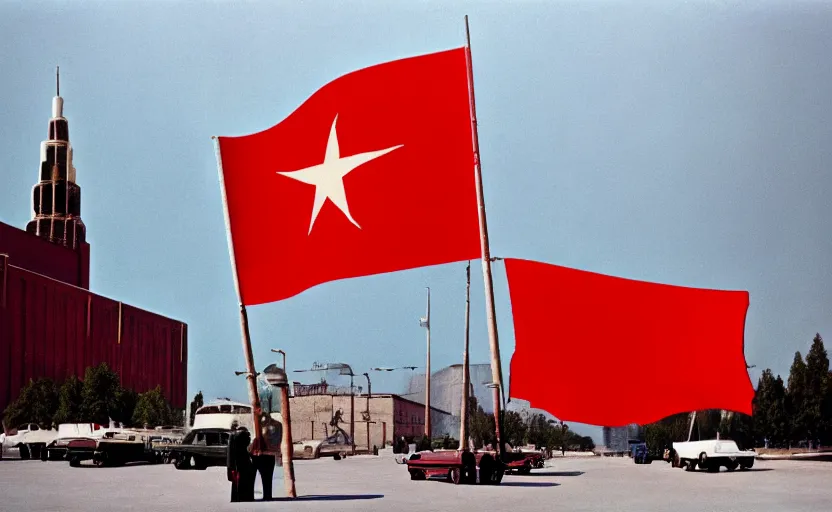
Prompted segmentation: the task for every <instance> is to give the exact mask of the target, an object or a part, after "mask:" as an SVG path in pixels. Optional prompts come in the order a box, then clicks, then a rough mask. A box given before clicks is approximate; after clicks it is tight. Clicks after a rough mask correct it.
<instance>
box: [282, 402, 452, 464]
mask: <svg viewBox="0 0 832 512" xmlns="http://www.w3.org/2000/svg"><path fill="white" fill-rule="evenodd" d="M352 398H353V400H352V401H351V397H350V395H333V394H317V395H313V394H305V395H301V396H292V397H290V398H289V404H290V407H291V411H292V439H293V440H294V441H304V440H314V439H325V438H327V437H329V436H331V435H333V434H334V433H335V432H336V431H337V429H341V430H343V431H344V432H345V433H346V434H349V433H350V420H351V419H352V418H353V417H354V419H355V421H354V424H353V429H354V432H355V433H354V438H355V447H356V450H358V451H365V450H366V451H371V450H372V448H373V446H376V447H378V448H382V447H384V446H386V445H390V444H392V442H393V440H394V439H397V438H399V437H406V438H419V437H421V436H422V435H423V434H424V431H425V406H424V405H423V404H420V403H418V402H414V401H412V400H408V399H406V398H402V397H401V396H399V395H392V394H372V395H367V394H364V395H356V396H354V397H352ZM449 418H451V414H450V413H448V412H447V411H443V410H441V409H437V408H434V407H431V422H432V424H433V436H434V437H440V436H443V435H445V434H448V435H451V436H452V437H453V435H454V432H453V431H447V432H446V431H444V430H443V429H442V427H441V425H443V424H447V423H448V419H449ZM336 425H337V426H336ZM457 428H458V427H457ZM456 435H457V436H458V435H459V432H458V430H457V432H456Z"/></svg>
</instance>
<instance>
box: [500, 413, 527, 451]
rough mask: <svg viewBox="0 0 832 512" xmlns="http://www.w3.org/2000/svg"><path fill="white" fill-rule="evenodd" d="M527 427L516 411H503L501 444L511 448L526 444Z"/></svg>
mask: <svg viewBox="0 0 832 512" xmlns="http://www.w3.org/2000/svg"><path fill="white" fill-rule="evenodd" d="M527 431H528V425H527V424H526V422H525V421H524V420H523V417H522V416H520V414H519V413H518V412H516V411H503V431H502V432H500V434H501V436H500V437H502V439H503V442H504V443H508V444H510V445H511V446H521V445H523V444H525V442H526V433H527Z"/></svg>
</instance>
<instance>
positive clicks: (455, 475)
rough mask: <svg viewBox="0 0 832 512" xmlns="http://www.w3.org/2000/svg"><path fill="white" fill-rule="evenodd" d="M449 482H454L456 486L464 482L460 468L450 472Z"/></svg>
mask: <svg viewBox="0 0 832 512" xmlns="http://www.w3.org/2000/svg"><path fill="white" fill-rule="evenodd" d="M448 480H450V481H451V482H453V484H454V485H459V484H460V483H461V482H462V471H461V470H460V468H453V469H451V470H450V471H448Z"/></svg>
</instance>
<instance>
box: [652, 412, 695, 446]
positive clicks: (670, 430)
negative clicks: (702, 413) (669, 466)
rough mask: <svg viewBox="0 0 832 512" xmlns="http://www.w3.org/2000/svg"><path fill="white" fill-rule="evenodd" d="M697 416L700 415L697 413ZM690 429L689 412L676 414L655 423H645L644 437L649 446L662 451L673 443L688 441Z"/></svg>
mask: <svg viewBox="0 0 832 512" xmlns="http://www.w3.org/2000/svg"><path fill="white" fill-rule="evenodd" d="M697 416H699V415H698V414H697ZM689 429H690V415H689V414H687V413H680V414H674V415H673V416H668V417H667V418H664V419H661V420H659V421H657V422H655V423H651V424H649V425H645V427H644V439H645V442H646V443H647V447H648V448H649V449H650V450H651V451H653V452H655V453H662V452H663V451H664V449H665V448H671V447H672V444H673V443H678V442H680V441H687V439H688V432H689Z"/></svg>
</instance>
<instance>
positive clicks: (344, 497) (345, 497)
mask: <svg viewBox="0 0 832 512" xmlns="http://www.w3.org/2000/svg"><path fill="white" fill-rule="evenodd" d="M383 497H384V495H383V494H327V495H314V494H313V495H310V496H298V497H297V498H285V497H284V498H272V499H271V500H267V501H355V500H377V499H379V498H383Z"/></svg>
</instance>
